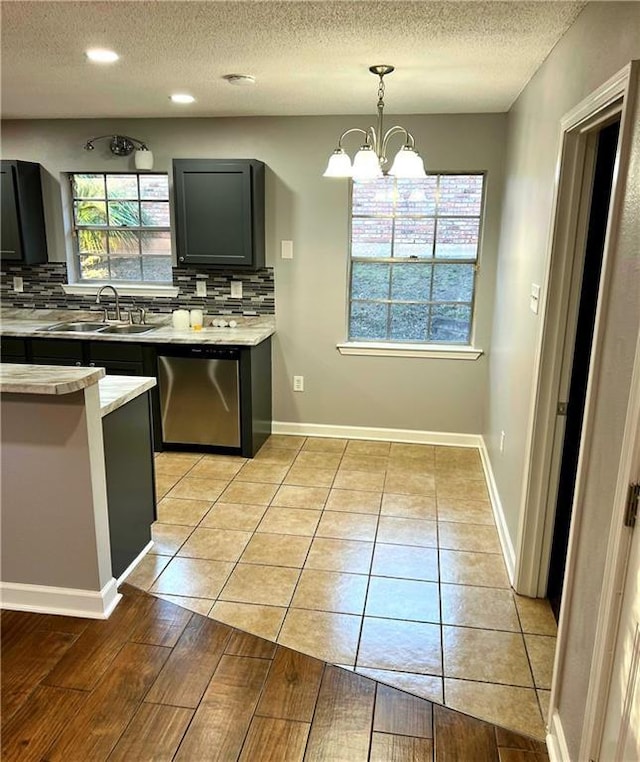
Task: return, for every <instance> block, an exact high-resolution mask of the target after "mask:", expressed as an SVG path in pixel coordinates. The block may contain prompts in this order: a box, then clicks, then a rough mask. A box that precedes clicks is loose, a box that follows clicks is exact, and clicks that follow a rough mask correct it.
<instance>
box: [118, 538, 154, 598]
mask: <svg viewBox="0 0 640 762" xmlns="http://www.w3.org/2000/svg"><path fill="white" fill-rule="evenodd" d="M152 547H153V540H151V542H149V543H147V544H146V545H145V546H144V548H142V550H141V551H140V553H138V555H137V556H136V557H135V558H134V559H133V561H132V562H131V563H130V564H129V566H127V568H126V569H125V570H124V571H123V572H122V574H121V575H120V576H119V577H118V580H117V582H116V585H117V586H118V587H120V585H121V584H122V583H123V582H124V581H125V580H126V578H127V577H128V576H129V575H130V574H131V572H132V571H133V570H134V569H135V568H136V566H137V565H138V564H139V563H140V561H142V559H143V558H144V557H145V556H146V555H147V553H148V552H149V551H150V550H151V548H152Z"/></svg>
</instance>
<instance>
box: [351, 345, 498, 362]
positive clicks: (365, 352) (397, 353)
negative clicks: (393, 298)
mask: <svg viewBox="0 0 640 762" xmlns="http://www.w3.org/2000/svg"><path fill="white" fill-rule="evenodd" d="M336 347H337V349H338V352H340V354H341V355H362V356H366V357H423V358H431V359H434V360H477V359H478V358H479V357H480V356H481V355H483V354H484V351H483V350H482V349H478V348H477V347H470V346H466V345H462V346H459V345H456V344H442V345H438V346H434V345H433V344H430V345H425V344H391V343H387V342H371V341H345V342H342V343H341V344H337V345H336Z"/></svg>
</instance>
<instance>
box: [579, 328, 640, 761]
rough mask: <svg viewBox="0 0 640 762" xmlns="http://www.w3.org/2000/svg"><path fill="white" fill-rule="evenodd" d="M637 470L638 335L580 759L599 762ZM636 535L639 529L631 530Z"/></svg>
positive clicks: (639, 458)
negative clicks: (628, 512)
mask: <svg viewBox="0 0 640 762" xmlns="http://www.w3.org/2000/svg"><path fill="white" fill-rule="evenodd" d="M639 470H640V331H639V332H638V341H637V343H636V356H635V362H634V365H633V375H632V378H631V392H630V395H629V405H628V408H627V417H626V424H625V430H624V437H623V440H622V454H621V459H620V468H619V471H618V480H617V486H616V494H615V498H614V511H613V514H612V522H611V531H610V532H609V540H608V543H607V556H606V558H607V560H606V564H605V568H604V581H603V586H602V593H601V598H600V605H599V607H598V625H597V628H596V636H595V642H594V647H593V659H592V662H591V664H592V667H591V675H590V679H589V688H588V690H587V702H586V706H585V715H584V723H583V732H582V740H581V745H580V756H579V759H594V760H596V759H599V756H600V747H601V744H602V736H603V732H604V723H605V719H606V710H607V706H608V699H609V688H610V685H611V678H612V676H613V665H614V659H615V654H616V647H617V642H618V633H619V629H620V613H621V610H622V602H623V598H624V589H625V582H626V578H627V560H628V557H629V552H630V549H631V541H632V539H633V531H634V530H633V529H632V528H630V527H627V526H625V524H624V516H625V511H626V507H627V497H628V489H629V484H631V483H632V482H633V481H634V480H637V479H638V476H639V473H638V471H639ZM635 531H636V532H637V531H640V526H639V527H637V528H636V529H635Z"/></svg>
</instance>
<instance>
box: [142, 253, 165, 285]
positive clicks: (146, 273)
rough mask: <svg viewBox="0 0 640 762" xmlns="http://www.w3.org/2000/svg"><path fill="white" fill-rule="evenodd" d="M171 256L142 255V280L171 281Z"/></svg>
mask: <svg viewBox="0 0 640 762" xmlns="http://www.w3.org/2000/svg"><path fill="white" fill-rule="evenodd" d="M171 278H172V276H171V257H142V280H148V281H155V282H157V281H163V282H164V283H171Z"/></svg>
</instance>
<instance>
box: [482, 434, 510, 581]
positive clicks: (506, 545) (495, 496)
mask: <svg viewBox="0 0 640 762" xmlns="http://www.w3.org/2000/svg"><path fill="white" fill-rule="evenodd" d="M480 439H481V442H480V446H479V447H480V458H481V459H482V467H483V468H484V475H485V478H486V480H487V487H488V488H489V498H490V500H491V508H492V509H493V517H494V519H495V521H496V527H497V529H498V537H499V538H500V545H501V547H502V555H503V556H504V562H505V565H506V567H507V574H508V575H509V582H510V583H511V585H513V583H514V580H515V572H516V552H515V549H514V547H513V543H512V542H511V537H510V535H509V529H508V527H507V522H506V519H505V517H504V510H503V508H502V501H501V500H500V494H499V492H498V485H497V484H496V479H495V476H494V475H493V468H492V467H491V458H490V457H489V451H488V450H487V445H486V443H485V441H484V437H480Z"/></svg>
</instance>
